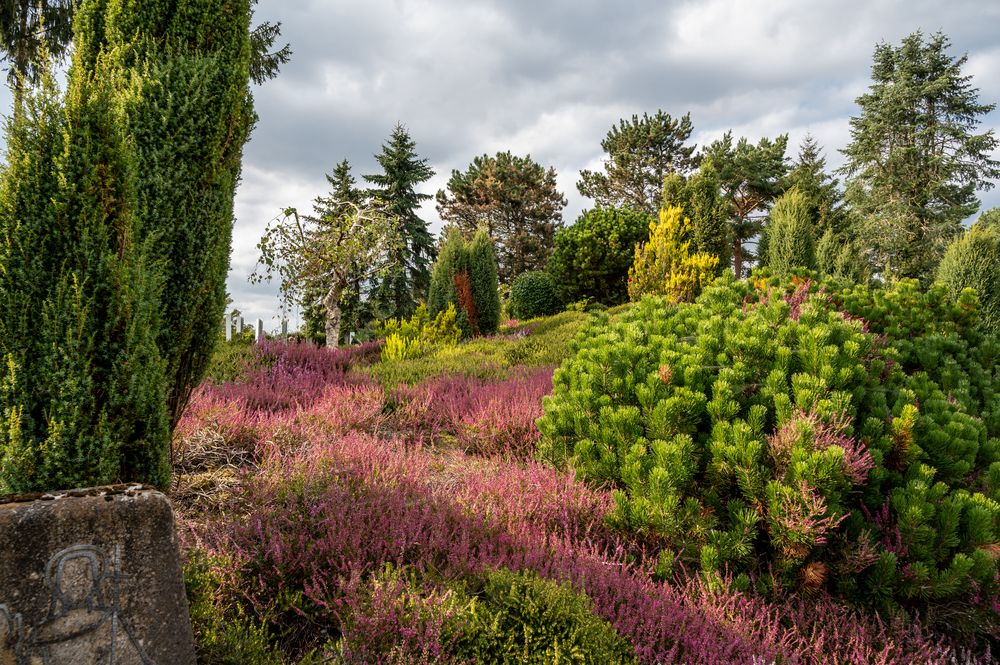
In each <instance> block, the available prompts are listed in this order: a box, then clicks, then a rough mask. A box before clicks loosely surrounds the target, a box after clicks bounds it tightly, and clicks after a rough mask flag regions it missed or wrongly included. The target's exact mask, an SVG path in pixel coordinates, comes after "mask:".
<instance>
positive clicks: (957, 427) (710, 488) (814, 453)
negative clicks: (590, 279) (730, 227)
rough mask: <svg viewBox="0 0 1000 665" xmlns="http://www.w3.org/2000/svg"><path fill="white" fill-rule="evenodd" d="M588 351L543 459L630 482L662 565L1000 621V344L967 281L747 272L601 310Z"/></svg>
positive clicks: (558, 381)
mask: <svg viewBox="0 0 1000 665" xmlns="http://www.w3.org/2000/svg"><path fill="white" fill-rule="evenodd" d="M572 350H573V355H572V356H571V357H570V359H569V360H567V361H566V362H564V363H563V365H562V366H561V367H560V368H559V369H558V370H557V371H556V373H555V377H554V390H553V394H552V395H551V396H550V397H548V398H546V400H545V415H544V417H543V418H541V419H540V420H539V423H538V426H539V429H540V430H541V432H542V435H543V438H542V442H541V443H540V451H539V452H540V455H541V456H542V457H544V458H546V459H548V460H550V461H552V462H554V463H555V464H558V465H563V464H567V463H568V464H570V465H571V466H572V467H573V468H574V469H575V470H576V471H577V472H578V473H579V474H580V475H581V476H582V477H583V478H585V479H586V480H588V481H589V482H592V483H595V484H609V485H611V486H612V487H614V488H615V502H616V506H615V509H614V511H613V513H612V515H611V518H610V519H611V521H612V523H613V524H614V525H616V526H617V527H619V528H621V529H623V530H626V531H629V532H633V533H637V534H639V535H640V536H642V537H644V538H645V539H647V540H648V541H650V542H654V543H656V542H659V543H661V545H662V548H663V551H662V554H661V564H660V571H659V572H660V573H661V574H663V575H669V574H670V570H671V567H672V566H673V565H674V564H675V563H676V562H678V561H679V562H680V563H682V564H684V565H685V566H686V567H691V566H694V567H695V568H700V569H701V571H702V572H703V573H704V574H705V575H707V576H708V577H709V579H716V580H717V579H719V578H718V577H716V576H717V575H719V574H721V573H724V572H728V573H730V574H733V575H736V578H735V581H736V582H738V583H740V584H748V583H750V581H751V580H754V581H756V583H757V584H758V586H759V588H760V589H761V590H766V589H767V588H769V587H771V586H772V585H778V586H779V587H781V588H784V589H802V590H807V591H808V590H816V589H820V588H823V589H827V590H830V591H833V592H835V593H840V594H842V595H844V596H847V597H848V598H851V599H854V600H857V601H861V602H866V603H870V604H872V605H874V606H875V607H878V608H882V609H888V608H892V607H895V606H897V605H899V604H902V605H915V606H919V607H921V608H923V609H924V611H925V616H926V615H929V616H930V618H931V619H935V620H938V621H940V622H942V623H947V622H949V621H952V622H954V623H955V624H956V625H955V626H953V627H952V630H963V631H969V632H976V631H981V632H983V633H987V634H991V633H992V632H993V631H994V630H995V629H996V615H995V613H994V612H993V610H992V607H991V603H992V602H994V600H993V599H995V598H996V597H997V595H996V594H997V592H998V589H997V581H996V580H997V566H996V556H997V550H998V549H1000V547H998V543H1000V533H998V520H1000V503H998V500H1000V438H998V437H1000V392H997V386H1000V382H998V379H1000V377H998V371H1000V369H998V368H1000V365H998V360H1000V345H998V343H997V340H996V339H995V338H990V337H984V336H983V335H982V334H981V332H980V329H979V327H978V326H977V325H976V306H975V298H974V297H971V295H970V294H969V293H968V292H967V293H965V294H963V295H962V297H960V298H959V300H958V301H955V300H953V299H951V298H949V297H948V296H947V292H946V290H945V289H944V287H943V286H940V285H939V286H936V287H934V288H932V289H931V290H930V291H928V292H923V291H921V290H920V289H919V287H918V284H917V282H915V281H912V280H904V281H901V282H899V283H897V284H896V285H895V286H893V287H892V288H891V289H890V290H884V291H883V290H874V289H870V288H868V287H864V286H851V287H839V286H838V285H837V284H836V283H833V282H831V283H829V284H826V285H824V286H823V287H818V286H817V285H816V284H813V283H811V282H810V281H808V280H805V281H803V280H801V279H799V278H794V279H793V281H792V282H778V280H776V279H774V280H770V281H768V280H767V279H762V278H760V279H757V280H755V281H754V282H752V283H751V282H747V281H742V282H735V281H733V279H732V278H730V277H727V278H723V279H722V280H720V281H719V282H717V283H716V284H714V285H713V286H710V287H709V288H707V289H706V290H705V291H704V293H703V294H702V295H701V296H700V297H699V298H698V299H697V301H696V302H695V303H693V304H681V305H678V306H670V305H668V304H667V302H666V301H665V300H664V299H663V298H652V297H651V298H645V299H643V300H642V301H641V302H640V303H639V304H638V305H637V306H636V307H634V308H633V309H631V310H628V311H625V312H623V313H622V314H621V315H620V318H619V319H618V320H616V321H613V322H609V320H608V319H607V318H606V317H605V316H603V315H597V316H596V317H594V318H593V319H592V320H591V323H590V324H588V325H587V326H585V327H584V329H583V330H582V331H581V332H580V334H579V335H578V336H577V339H576V340H575V342H574V345H573V348H572Z"/></svg>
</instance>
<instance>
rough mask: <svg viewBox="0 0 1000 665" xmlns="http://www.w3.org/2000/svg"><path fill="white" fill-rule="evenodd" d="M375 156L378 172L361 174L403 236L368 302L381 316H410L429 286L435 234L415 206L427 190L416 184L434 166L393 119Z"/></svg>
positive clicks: (430, 174)
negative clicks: (389, 267) (386, 139)
mask: <svg viewBox="0 0 1000 665" xmlns="http://www.w3.org/2000/svg"><path fill="white" fill-rule="evenodd" d="M375 159H376V160H377V161H378V163H379V165H380V166H381V167H382V173H381V174H374V175H366V176H365V177H364V178H365V180H366V181H367V182H369V183H371V184H372V185H374V186H375V187H374V188H373V189H372V190H371V192H370V193H371V195H372V196H374V197H376V198H377V199H379V200H380V201H381V203H382V205H383V206H384V209H385V212H386V214H388V215H390V216H391V217H395V218H396V219H397V220H398V221H399V235H400V238H401V239H402V241H403V242H402V243H401V244H399V245H398V246H397V248H396V249H395V250H394V251H395V252H396V255H395V256H392V257H390V258H391V260H392V262H393V263H394V264H395V265H396V267H395V268H393V269H392V270H391V271H390V272H389V273H388V274H387V275H386V276H385V277H384V278H383V279H382V280H381V282H380V283H379V284H378V285H377V286H376V288H375V291H374V294H373V296H372V303H373V307H374V309H375V313H376V314H377V315H378V316H379V317H380V318H390V317H392V318H409V317H410V316H411V315H412V314H413V312H414V311H415V310H416V308H417V302H419V301H421V300H423V299H424V298H426V297H427V290H428V288H429V287H430V265H431V262H432V261H433V260H434V239H433V237H432V236H431V234H430V231H428V230H427V222H425V221H424V220H422V219H421V218H420V217H419V215H418V214H417V211H418V209H419V208H420V204H421V202H422V201H426V200H428V199H430V198H431V196H430V195H429V194H421V193H418V192H417V190H416V188H417V187H418V186H419V185H420V184H421V183H423V182H426V181H428V180H430V179H431V178H432V177H433V176H434V171H433V170H431V168H430V167H429V166H428V165H427V160H426V159H418V158H417V153H416V143H414V141H413V140H412V139H411V138H410V135H409V133H407V131H406V128H405V127H403V126H402V125H396V128H395V129H394V130H393V132H392V135H391V136H390V137H389V142H388V143H385V144H383V146H382V152H381V153H380V154H378V155H376V156H375Z"/></svg>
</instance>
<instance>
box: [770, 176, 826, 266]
mask: <svg viewBox="0 0 1000 665" xmlns="http://www.w3.org/2000/svg"><path fill="white" fill-rule="evenodd" d="M815 224H816V220H815V219H813V218H812V211H811V209H810V203H809V200H808V199H807V198H806V196H805V194H803V193H802V192H801V191H799V189H798V187H793V188H792V189H790V190H788V191H787V192H785V193H784V194H782V196H781V197H780V198H779V199H778V200H777V201H776V202H775V203H774V208H772V209H771V221H770V223H769V224H768V226H767V254H766V257H767V266H768V267H769V268H770V269H771V272H772V273H773V274H775V275H780V276H789V275H791V274H792V271H793V270H794V269H795V268H805V269H807V270H813V269H815V268H816V243H815V240H814V238H813V227H814V226H815Z"/></svg>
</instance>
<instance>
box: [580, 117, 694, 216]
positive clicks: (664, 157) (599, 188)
mask: <svg viewBox="0 0 1000 665" xmlns="http://www.w3.org/2000/svg"><path fill="white" fill-rule="evenodd" d="M693 129H694V126H693V125H692V124H691V114H690V113H685V114H684V115H683V116H681V117H680V118H677V119H674V118H671V117H670V114H669V113H664V112H663V111H662V110H661V111H657V112H656V113H655V114H654V115H652V116H650V115H649V114H648V113H643V114H642V117H641V118H640V117H639V116H637V115H633V116H632V118H631V120H620V121H619V122H618V125H617V126H614V127H612V128H611V130H610V131H608V134H607V136H606V137H605V138H604V140H603V141H601V147H602V148H603V149H604V152H605V154H606V155H607V158H606V159H605V161H604V172H603V173H601V172H594V171H586V170H584V171H581V172H580V181H579V182H578V183H577V185H576V187H577V189H578V190H580V194H582V195H583V196H586V197H589V198H591V199H594V202H595V203H596V204H597V207H599V208H628V209H630V210H635V211H636V212H644V213H646V214H647V215H651V216H655V215H656V214H657V213H658V212H659V210H660V189H661V188H662V187H663V179H664V178H665V177H666V176H668V175H669V174H671V173H679V174H682V175H683V174H686V173H688V172H690V170H691V169H692V168H693V167H694V166H696V165H697V163H698V159H697V158H696V157H695V156H694V149H695V146H693V145H685V144H686V142H687V141H688V140H689V139H690V138H691V131H692V130H693Z"/></svg>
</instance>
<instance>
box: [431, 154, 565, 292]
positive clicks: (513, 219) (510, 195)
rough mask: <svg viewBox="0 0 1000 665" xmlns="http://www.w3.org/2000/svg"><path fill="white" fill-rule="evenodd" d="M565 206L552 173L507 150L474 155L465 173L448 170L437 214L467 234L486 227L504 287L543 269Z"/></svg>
mask: <svg viewBox="0 0 1000 665" xmlns="http://www.w3.org/2000/svg"><path fill="white" fill-rule="evenodd" d="M565 205H566V199H564V198H563V196H562V194H561V193H560V192H559V191H558V190H557V189H556V172H555V169H553V168H551V167H550V168H548V169H545V168H544V167H542V165H541V164H538V163H537V162H535V161H534V160H532V159H531V156H530V155H528V156H526V157H515V156H514V155H512V154H511V153H510V152H500V153H497V155H496V156H495V157H490V156H489V155H483V156H481V157H476V158H475V159H474V160H473V161H472V164H470V165H469V168H468V170H467V171H465V172H464V173H461V172H459V171H452V173H451V178H450V179H449V180H448V192H447V193H446V192H445V190H440V191H438V193H437V210H438V214H439V215H440V216H441V219H442V220H444V221H445V222H447V223H448V224H449V225H450V226H452V227H454V228H457V229H459V230H460V231H462V232H463V233H465V234H467V235H471V234H473V233H475V231H476V230H477V229H478V228H479V227H480V226H485V227H486V228H487V230H488V231H489V233H490V237H491V238H492V239H493V243H494V246H495V248H496V254H497V265H498V269H499V275H500V281H501V282H502V283H504V284H510V283H511V282H512V281H513V280H514V278H515V277H516V276H517V275H519V274H521V273H522V272H526V271H529V270H538V269H541V268H543V267H544V266H545V262H546V260H547V259H548V257H549V255H550V254H551V253H552V245H553V238H554V236H555V232H556V229H558V228H559V226H561V224H562V209H563V207H565Z"/></svg>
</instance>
